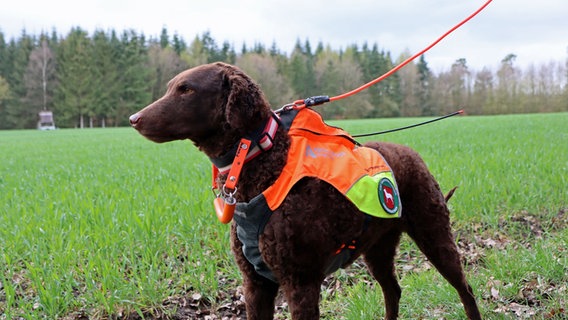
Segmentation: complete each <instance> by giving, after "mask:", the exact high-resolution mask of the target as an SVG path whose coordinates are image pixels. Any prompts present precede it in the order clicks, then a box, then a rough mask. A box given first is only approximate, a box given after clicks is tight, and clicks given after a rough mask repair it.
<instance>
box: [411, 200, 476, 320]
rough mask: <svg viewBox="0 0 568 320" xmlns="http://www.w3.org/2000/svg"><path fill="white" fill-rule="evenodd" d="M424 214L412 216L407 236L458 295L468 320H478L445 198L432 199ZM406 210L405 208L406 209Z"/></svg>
mask: <svg viewBox="0 0 568 320" xmlns="http://www.w3.org/2000/svg"><path fill="white" fill-rule="evenodd" d="M438 198H439V201H431V202H430V204H429V205H427V206H425V207H424V211H423V212H421V213H420V212H416V211H414V212H412V213H409V215H411V216H412V218H411V219H409V224H408V234H409V236H410V237H411V238H412V239H413V240H414V241H415V242H416V244H417V245H418V247H419V248H420V250H421V251H422V252H423V253H424V254H425V255H426V257H427V258H428V260H429V261H430V262H431V263H432V264H433V265H434V267H436V269H438V271H439V272H440V274H441V275H442V276H443V277H444V278H445V279H446V280H448V282H449V283H450V284H451V285H452V286H453V287H454V288H455V289H456V290H457V291H458V294H459V296H460V299H461V301H462V303H463V306H464V308H465V311H466V314H467V316H468V318H469V319H481V315H480V313H479V310H478V308H477V303H476V302H475V297H474V295H473V291H472V289H471V286H470V285H469V284H468V283H467V280H466V278H465V274H464V271H463V268H462V264H461V260H460V255H459V252H458V249H457V246H456V244H455V242H454V239H453V236H452V233H451V230H450V221H449V211H448V209H447V207H446V204H445V201H444V197H443V195H442V194H441V192H440V195H439V196H437V197H435V196H434V197H433V199H438ZM405 209H406V208H405Z"/></svg>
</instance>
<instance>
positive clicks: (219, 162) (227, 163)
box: [210, 113, 279, 174]
mask: <svg viewBox="0 0 568 320" xmlns="http://www.w3.org/2000/svg"><path fill="white" fill-rule="evenodd" d="M278 125H279V118H278V116H277V115H276V114H275V113H272V116H271V117H270V118H269V119H268V120H267V121H266V124H265V125H264V126H262V127H260V128H258V129H257V130H255V131H254V132H251V133H249V134H247V135H246V136H245V137H244V138H246V139H247V140H251V141H254V147H253V148H252V149H251V150H249V152H248V154H247V156H246V159H245V161H246V162H249V161H251V160H252V159H254V158H255V157H256V156H258V155H259V154H260V153H262V152H263V151H268V150H270V148H272V145H273V141H274V137H275V136H276V131H278ZM239 145H240V143H239V144H237V145H235V146H234V147H233V149H232V150H230V151H229V152H227V153H226V154H224V155H223V156H221V157H218V158H211V159H210V160H211V162H213V165H214V166H215V167H217V168H218V169H219V172H220V173H222V174H225V173H227V172H229V170H231V166H232V165H233V163H232V160H233V157H234V156H235V154H236V153H237V152H238V148H239Z"/></svg>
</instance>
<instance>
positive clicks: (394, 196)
mask: <svg viewBox="0 0 568 320" xmlns="http://www.w3.org/2000/svg"><path fill="white" fill-rule="evenodd" d="M378 193H379V202H380V203H381V206H382V207H383V209H384V210H385V211H386V212H387V213H389V214H395V213H397V212H398V208H399V207H400V199H399V197H398V192H397V191H396V188H395V187H394V185H393V183H392V182H391V181H390V180H389V179H388V178H382V179H381V180H380V181H379V189H378Z"/></svg>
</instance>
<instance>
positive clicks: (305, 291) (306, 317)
mask: <svg viewBox="0 0 568 320" xmlns="http://www.w3.org/2000/svg"><path fill="white" fill-rule="evenodd" d="M300 279H301V280H300ZM306 280H307V279H306V278H305V277H304V276H299V275H290V276H289V277H285V279H282V283H281V286H282V290H283V291H284V293H285V294H286V299H287V300H288V305H289V307H290V313H291V315H292V319H293V320H317V319H319V316H320V312H319V298H320V289H321V283H322V281H315V280H313V279H312V280H307V281H309V282H307V283H306V282H305V281H306Z"/></svg>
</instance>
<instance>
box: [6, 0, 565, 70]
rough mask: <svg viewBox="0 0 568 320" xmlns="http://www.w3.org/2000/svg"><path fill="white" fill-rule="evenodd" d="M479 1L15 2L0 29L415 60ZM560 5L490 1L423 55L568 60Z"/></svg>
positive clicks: (481, 63)
mask: <svg viewBox="0 0 568 320" xmlns="http://www.w3.org/2000/svg"><path fill="white" fill-rule="evenodd" d="M485 1H486V0H467V1H466V0H398V1H385V0H352V1H346V0H344V1H339V0H275V1H269V0H232V1H229V0H200V1H196V0H162V1H140V0H137V1H135V0H92V1H77V0H51V1H45V0H15V1H3V4H2V5H1V6H0V31H2V32H3V33H4V36H5V37H6V38H7V39H11V38H18V37H19V36H20V35H21V32H22V30H23V29H25V30H26V32H27V33H28V34H35V35H39V34H40V33H41V32H42V31H48V32H51V30H52V29H53V28H55V29H56V30H57V32H58V33H59V34H62V35H66V34H67V33H68V32H69V30H70V28H71V27H73V26H79V27H81V28H83V29H85V30H87V31H89V33H90V34H92V32H93V31H94V30H95V29H103V30H111V29H114V30H116V31H122V30H124V29H134V30H136V31H137V32H143V33H144V34H145V35H146V37H147V38H149V37H151V36H152V37H158V36H159V34H160V31H161V29H162V27H164V26H165V27H167V29H168V31H169V33H170V36H171V35H173V34H174V33H177V34H178V35H179V36H181V37H182V38H184V39H185V40H186V42H187V43H188V44H189V43H190V42H191V41H192V40H193V38H194V37H195V36H196V35H201V34H202V33H203V32H205V31H210V32H211V36H212V37H213V39H214V40H215V41H216V42H217V43H218V44H219V45H220V44H221V43H222V42H224V41H229V42H230V43H231V44H233V45H234V46H235V49H236V50H237V52H239V51H240V49H241V46H242V43H243V42H246V43H247V45H248V46H249V47H252V45H253V44H254V43H255V42H260V43H262V44H264V45H265V46H266V47H268V48H269V47H270V46H271V45H272V43H273V42H276V44H277V46H278V48H279V49H280V50H281V51H283V52H287V53H290V52H291V51H292V49H293V47H294V44H295V43H296V40H297V39H300V40H301V42H302V43H303V42H304V41H305V40H306V39H309V40H310V43H311V44H312V47H313V49H315V47H316V45H317V43H318V42H319V41H321V42H323V43H324V44H329V45H331V46H332V48H334V49H340V48H345V47H346V46H348V45H351V44H353V43H357V44H359V45H362V44H363V43H364V42H365V41H366V42H368V43H369V44H370V45H372V44H374V43H377V44H378V45H379V47H380V48H381V49H384V50H385V51H390V52H391V54H392V55H393V57H395V58H396V57H398V55H399V54H401V53H402V52H404V51H405V50H407V51H408V52H409V53H411V54H414V53H415V52H417V51H419V50H421V49H422V48H424V47H425V46H427V45H428V44H430V43H431V42H433V41H434V40H435V39H436V38H437V37H439V36H440V35H442V34H443V33H444V32H445V31H447V30H448V29H449V28H451V27H452V26H454V25H455V24H457V23H458V22H459V21H461V20H462V19H463V18H465V17H466V16H468V15H469V14H470V13H472V12H473V11H475V10H476V9H477V8H479V7H480V6H481V5H482V4H483V3H485ZM567 49H568V1H567V0H542V1H535V0H493V2H492V3H491V4H490V5H489V6H488V7H487V8H486V9H485V10H484V11H483V12H481V13H480V14H479V15H478V16H477V17H475V18H474V19H473V20H472V21H470V22H469V23H467V24H466V25H464V26H463V27H462V28H460V29H458V30H457V31H455V32H454V33H453V34H452V35H450V36H449V37H448V38H446V39H445V40H444V41H442V42H441V43H440V44H438V45H437V46H436V47H434V48H433V49H432V50H431V51H429V53H427V54H426V61H427V62H428V63H429V66H430V68H432V69H433V70H434V71H441V70H447V69H449V67H450V65H451V64H452V62H454V61H455V60H456V59H459V58H465V59H466V60H467V64H468V65H469V66H470V68H473V69H475V70H480V69H481V68H482V67H485V66H486V67H489V68H492V69H493V68H497V67H498V65H499V62H500V61H501V60H502V59H503V58H504V57H505V56H506V55H507V54H509V53H513V54H516V55H517V60H516V62H517V64H518V65H519V66H521V67H524V66H527V65H529V64H531V63H534V64H536V65H540V64H543V63H548V62H550V61H551V60H554V61H556V62H565V61H566V59H567V57H568V54H567V52H568V51H567Z"/></svg>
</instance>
